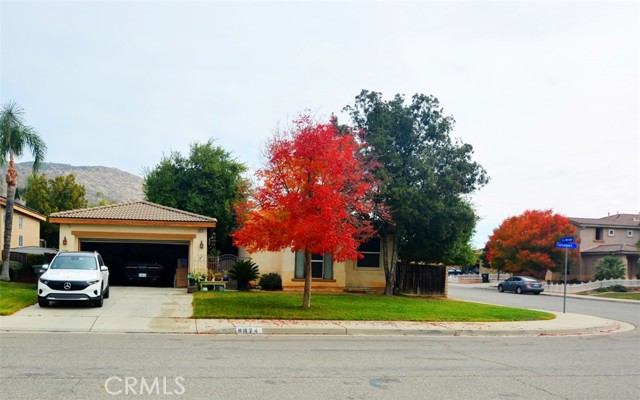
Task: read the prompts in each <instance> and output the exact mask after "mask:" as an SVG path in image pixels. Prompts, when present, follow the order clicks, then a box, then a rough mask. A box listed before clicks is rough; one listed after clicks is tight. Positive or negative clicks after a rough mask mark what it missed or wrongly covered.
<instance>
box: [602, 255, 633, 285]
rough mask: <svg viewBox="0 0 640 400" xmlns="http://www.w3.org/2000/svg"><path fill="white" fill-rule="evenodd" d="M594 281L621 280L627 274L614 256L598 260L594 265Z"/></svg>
mask: <svg viewBox="0 0 640 400" xmlns="http://www.w3.org/2000/svg"><path fill="white" fill-rule="evenodd" d="M595 268H596V276H595V277H596V279H597V280H599V281H600V280H605V279H621V278H624V277H625V276H626V274H627V271H626V268H625V265H624V262H622V260H621V259H619V258H618V257H614V256H606V257H603V258H601V259H599V260H598V262H596V265H595Z"/></svg>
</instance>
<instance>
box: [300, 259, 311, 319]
mask: <svg viewBox="0 0 640 400" xmlns="http://www.w3.org/2000/svg"><path fill="white" fill-rule="evenodd" d="M302 307H305V308H309V307H311V253H310V252H309V250H305V251H304V298H303V299H302Z"/></svg>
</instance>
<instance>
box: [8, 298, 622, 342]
mask: <svg viewBox="0 0 640 400" xmlns="http://www.w3.org/2000/svg"><path fill="white" fill-rule="evenodd" d="M112 290H113V292H112V296H111V297H110V298H109V299H107V300H105V302H104V307H101V308H96V307H87V306H85V305H77V304H75V305H73V304H71V305H70V304H63V305H57V306H53V307H47V308H40V307H39V306H38V305H33V306H30V307H27V308H25V309H23V310H20V311H19V312H17V313H15V314H14V315H11V316H0V331H4V332H76V333H147V334H148V333H157V334H162V333H171V334H176V333H180V334H212V335H246V334H266V335H422V336H531V335H535V336H548V335H586V334H607V333H614V332H621V331H625V330H629V329H633V326H632V325H630V324H626V323H623V322H618V321H612V320H608V319H603V318H598V317H592V316H587V315H579V314H562V313H555V314H556V318H555V319H553V320H549V321H523V322H407V321H299V320H296V321H293V320H242V319H234V320H227V319H193V318H191V315H192V314H191V313H192V308H191V301H192V295H191V294H188V293H187V292H186V291H185V290H183V289H167V288H160V289H158V288H133V289H132V288H122V287H114V288H112Z"/></svg>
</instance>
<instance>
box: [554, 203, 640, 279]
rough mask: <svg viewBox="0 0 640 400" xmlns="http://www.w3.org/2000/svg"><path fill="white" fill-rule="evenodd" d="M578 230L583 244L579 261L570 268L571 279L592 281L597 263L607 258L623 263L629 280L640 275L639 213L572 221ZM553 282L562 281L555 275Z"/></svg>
mask: <svg viewBox="0 0 640 400" xmlns="http://www.w3.org/2000/svg"><path fill="white" fill-rule="evenodd" d="M569 220H570V221H571V223H572V224H573V225H574V226H575V227H576V229H577V234H578V235H577V236H578V238H579V241H580V247H579V249H580V262H579V263H578V265H574V266H571V268H570V271H569V274H568V279H578V280H581V281H584V280H591V279H593V277H594V275H595V273H596V271H595V264H596V262H598V260H599V259H601V258H603V257H605V256H615V257H618V258H619V259H620V260H622V262H624V264H625V267H626V270H627V273H626V275H627V276H626V278H627V279H633V278H637V277H638V274H640V267H639V265H638V262H639V261H638V260H639V258H640V252H639V251H638V248H637V247H636V244H637V243H638V242H639V241H640V214H614V215H608V216H606V217H602V218H569ZM554 279H561V275H560V273H554Z"/></svg>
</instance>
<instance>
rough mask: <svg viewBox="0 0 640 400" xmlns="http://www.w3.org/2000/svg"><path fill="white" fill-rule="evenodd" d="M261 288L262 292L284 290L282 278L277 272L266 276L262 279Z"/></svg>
mask: <svg viewBox="0 0 640 400" xmlns="http://www.w3.org/2000/svg"><path fill="white" fill-rule="evenodd" d="M260 288H261V289H262V290H282V277H281V276H280V274H278V273H275V272H270V273H268V274H264V275H262V277H261V278H260Z"/></svg>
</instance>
